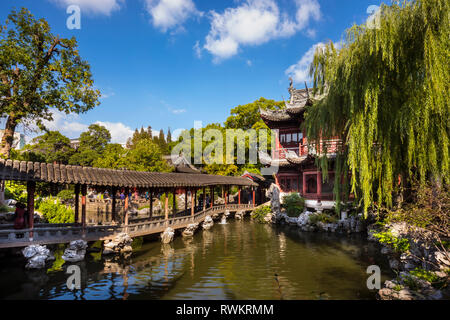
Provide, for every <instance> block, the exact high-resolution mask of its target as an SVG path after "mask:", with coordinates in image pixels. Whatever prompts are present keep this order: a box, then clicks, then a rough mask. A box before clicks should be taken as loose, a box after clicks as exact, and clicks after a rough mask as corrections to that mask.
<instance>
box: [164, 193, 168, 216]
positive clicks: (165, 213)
mask: <svg viewBox="0 0 450 320" xmlns="http://www.w3.org/2000/svg"><path fill="white" fill-rule="evenodd" d="M164 194H165V195H166V199H165V201H164V202H165V203H164V218H165V219H166V220H169V193H168V192H167V191H166V192H165V193H164Z"/></svg>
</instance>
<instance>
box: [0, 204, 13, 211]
mask: <svg viewBox="0 0 450 320" xmlns="http://www.w3.org/2000/svg"><path fill="white" fill-rule="evenodd" d="M14 211H15V209H14V208H12V207H8V206H5V205H3V204H2V205H0V212H14Z"/></svg>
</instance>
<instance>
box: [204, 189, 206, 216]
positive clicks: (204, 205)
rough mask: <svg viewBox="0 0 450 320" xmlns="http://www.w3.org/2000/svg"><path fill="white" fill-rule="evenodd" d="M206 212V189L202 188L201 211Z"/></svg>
mask: <svg viewBox="0 0 450 320" xmlns="http://www.w3.org/2000/svg"><path fill="white" fill-rule="evenodd" d="M205 210H206V188H205V187H203V211H205Z"/></svg>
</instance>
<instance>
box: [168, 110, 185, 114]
mask: <svg viewBox="0 0 450 320" xmlns="http://www.w3.org/2000/svg"><path fill="white" fill-rule="evenodd" d="M170 112H172V113H173V114H180V113H185V112H186V109H172V110H170Z"/></svg>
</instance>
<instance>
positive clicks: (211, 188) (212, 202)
mask: <svg viewBox="0 0 450 320" xmlns="http://www.w3.org/2000/svg"><path fill="white" fill-rule="evenodd" d="M209 192H210V193H211V208H212V207H213V205H214V187H210V188H209Z"/></svg>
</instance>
